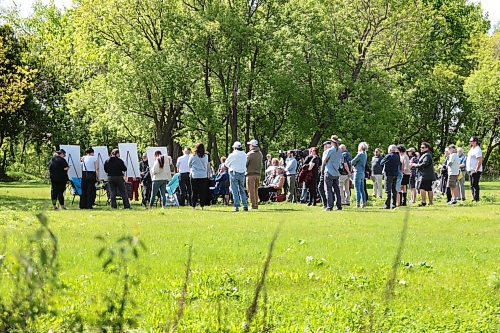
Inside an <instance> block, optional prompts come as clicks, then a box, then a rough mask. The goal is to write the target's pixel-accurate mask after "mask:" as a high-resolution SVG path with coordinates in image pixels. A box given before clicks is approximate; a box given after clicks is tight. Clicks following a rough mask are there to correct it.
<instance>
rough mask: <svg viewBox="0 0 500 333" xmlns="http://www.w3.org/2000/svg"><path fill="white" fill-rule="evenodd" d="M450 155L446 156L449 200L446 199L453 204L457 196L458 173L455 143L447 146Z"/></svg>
mask: <svg viewBox="0 0 500 333" xmlns="http://www.w3.org/2000/svg"><path fill="white" fill-rule="evenodd" d="M448 150H449V152H450V156H449V157H448V163H447V167H448V184H447V187H448V188H449V189H450V192H451V200H449V201H448V204H449V205H455V204H456V203H457V198H458V174H459V173H460V159H459V158H458V154H457V153H456V152H455V150H456V149H455V145H450V146H449V147H448Z"/></svg>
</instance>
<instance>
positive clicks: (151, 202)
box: [149, 180, 160, 208]
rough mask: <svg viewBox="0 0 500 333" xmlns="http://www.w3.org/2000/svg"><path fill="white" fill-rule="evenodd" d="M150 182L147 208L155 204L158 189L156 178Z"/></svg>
mask: <svg viewBox="0 0 500 333" xmlns="http://www.w3.org/2000/svg"><path fill="white" fill-rule="evenodd" d="M151 183H152V190H151V194H150V196H149V208H152V207H153V205H154V204H155V200H156V194H157V193H158V190H159V188H160V186H159V181H158V180H153V181H152V182H151Z"/></svg>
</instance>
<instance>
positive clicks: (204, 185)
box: [188, 142, 211, 209]
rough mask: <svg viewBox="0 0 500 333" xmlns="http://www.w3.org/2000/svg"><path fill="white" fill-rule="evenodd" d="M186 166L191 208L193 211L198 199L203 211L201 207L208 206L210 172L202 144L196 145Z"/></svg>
mask: <svg viewBox="0 0 500 333" xmlns="http://www.w3.org/2000/svg"><path fill="white" fill-rule="evenodd" d="M188 166H189V169H190V176H191V188H192V190H193V198H192V200H191V206H192V207H193V209H195V208H196V204H197V203H198V199H199V200H200V206H201V209H203V207H205V206H208V205H210V196H209V194H210V191H209V185H210V184H209V176H210V172H211V170H210V165H209V162H208V155H207V154H206V153H205V146H204V145H203V143H201V142H199V143H197V144H196V146H195V149H194V154H193V155H192V156H190V157H189V161H188Z"/></svg>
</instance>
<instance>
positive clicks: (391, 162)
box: [380, 145, 401, 209]
mask: <svg viewBox="0 0 500 333" xmlns="http://www.w3.org/2000/svg"><path fill="white" fill-rule="evenodd" d="M397 150H398V149H397V147H396V146H395V145H390V146H389V148H388V149H387V152H388V154H387V155H385V157H384V158H383V159H382V161H381V162H380V164H381V165H382V166H383V167H384V173H385V193H386V195H387V198H386V200H385V207H384V208H385V209H394V208H396V199H397V196H398V192H397V190H396V180H397V177H398V172H399V164H400V163H401V162H400V159H399V155H398V154H397V153H396V151H397ZM391 204H392V205H391Z"/></svg>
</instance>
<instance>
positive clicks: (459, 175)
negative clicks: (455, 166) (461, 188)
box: [457, 170, 464, 180]
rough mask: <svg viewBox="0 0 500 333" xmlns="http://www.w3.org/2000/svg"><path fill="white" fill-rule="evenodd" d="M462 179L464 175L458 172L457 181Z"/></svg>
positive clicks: (460, 171)
mask: <svg viewBox="0 0 500 333" xmlns="http://www.w3.org/2000/svg"><path fill="white" fill-rule="evenodd" d="M462 178H464V174H463V173H462V170H458V177H457V180H462Z"/></svg>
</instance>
